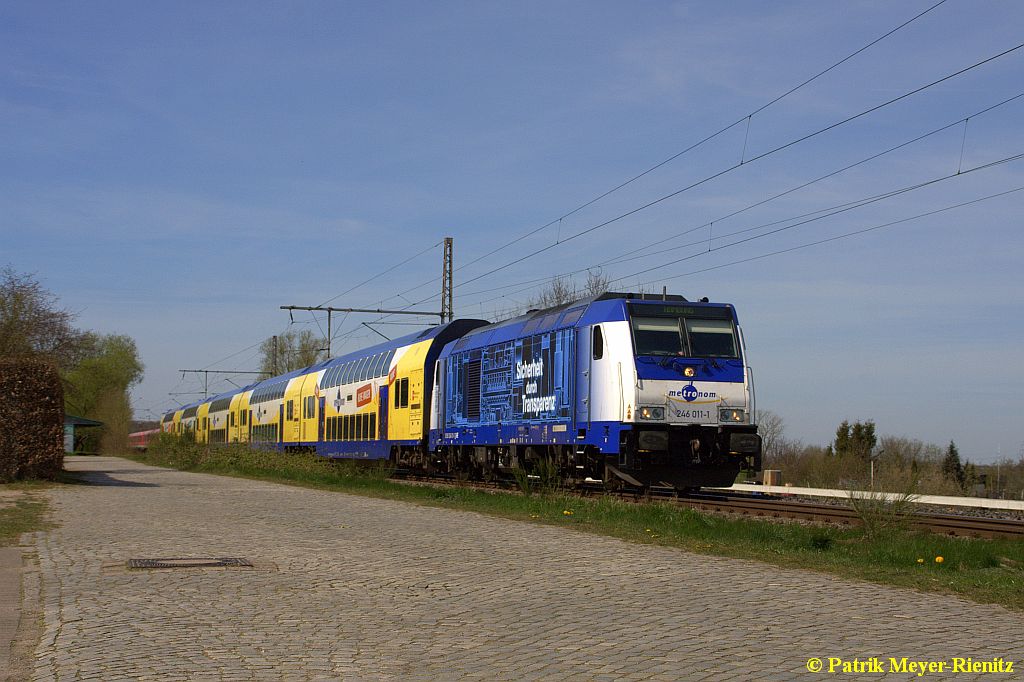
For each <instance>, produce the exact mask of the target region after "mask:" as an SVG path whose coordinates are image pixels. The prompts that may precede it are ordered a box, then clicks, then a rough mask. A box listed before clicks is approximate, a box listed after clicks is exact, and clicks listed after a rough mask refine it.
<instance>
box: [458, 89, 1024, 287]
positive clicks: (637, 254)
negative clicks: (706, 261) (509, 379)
mask: <svg viewBox="0 0 1024 682" xmlns="http://www.w3.org/2000/svg"><path fill="white" fill-rule="evenodd" d="M1022 97H1024V92H1022V93H1019V94H1017V95H1014V96H1013V97H1008V98H1006V99H1004V100H1002V101H1001V102H998V103H996V104H992V105H990V106H987V107H985V108H984V109H980V110H978V111H975V112H973V113H971V114H968V115H967V116H964V117H962V118H959V119H957V120H956V121H953V122H951V123H947V124H946V125H943V126H940V127H938V128H933V129H932V130H930V131H929V132H927V133H924V134H922V135H918V136H917V137H914V138H912V139H910V140H907V141H905V142H901V143H900V144H897V145H894V146H892V147H889V148H887V149H885V150H883V151H880V152H876V153H874V154H871V155H870V156H867V157H864V158H862V159H860V160H859V161H855V162H854V163H851V164H848V165H846V166H843V167H842V168H839V169H837V170H834V171H830V172H829V173H826V174H824V175H819V176H818V177H816V178H814V179H812V180H808V181H806V182H803V183H801V184H799V185H795V186H793V187H790V188H789V189H786V190H784V191H782V192H779V193H777V194H774V195H772V196H770V197H767V198H765V199H761V200H759V201H755V202H753V203H750V204H747V205H746V206H744V207H743V208H740V209H737V210H734V211H731V212H730V213H726V214H724V215H721V216H718V217H716V218H714V219H713V220H709V221H705V222H703V223H701V224H699V225H694V226H692V227H689V228H687V229H684V230H683V231H681V232H677V233H674V234H672V235H670V236H668V237H665V238H662V239H658V240H656V241H653V242H650V243H648V244H646V245H644V246H640V247H638V248H635V249H632V250H630V251H625V252H624V253H622V254H619V255H618V256H616V257H614V258H609V259H607V260H604V261H600V262H597V263H593V264H590V265H587V266H585V267H582V268H577V269H575V270H569V271H566V272H560V273H558V274H556V275H546V276H544V277H536V278H532V279H527V280H521V281H519V282H514V283H510V284H503V285H500V286H495V287H490V288H487V289H479V290H477V291H471V292H468V293H464V294H463V297H471V296H478V295H480V294H487V293H492V292H495V291H502V290H505V289H516V290H518V291H526V290H528V289H529V288H532V285H536V284H540V283H542V282H547V281H550V279H551V277H568V276H572V275H578V274H581V273H584V272H588V271H591V270H595V269H600V268H604V267H606V266H609V265H615V264H618V263H626V262H629V261H634V260H642V259H645V258H650V257H652V256H655V255H660V254H664V253H665V252H666V251H674V250H677V249H681V248H686V247H689V246H694V245H696V244H697V242H688V243H686V244H679V245H675V246H672V247H669V248H667V249H666V248H662V249H661V250H660V251H658V252H657V253H646V254H645V253H643V252H644V251H646V250H648V249H651V248H654V247H656V246H661V245H663V244H665V243H666V242H669V241H673V240H676V239H679V238H680V237H682V236H685V235H687V234H690V233H693V232H696V231H697V230H701V229H704V228H709V227H711V226H712V225H717V224H719V223H721V222H724V221H726V220H728V219H730V218H734V217H736V216H738V215H740V214H742V213H745V212H747V211H749V210H751V209H753V208H757V207H759V206H763V205H765V204H767V203H769V202H772V201H775V200H776V199H779V198H782V197H784V196H787V195H790V194H793V193H794V192H797V191H799V190H802V189H805V188H807V187H810V186H811V185H813V184H815V183H818V182H821V181H823V180H827V179H829V178H833V177H835V176H837V175H839V174H841V173H844V172H846V171H848V170H851V169H853V168H856V167H858V166H862V165H864V164H865V163H869V162H871V161H874V160H876V159H878V158H880V157H882V156H885V155H886V154H890V153H892V152H894V151H897V150H900V149H903V148H904V147H907V146H909V145H911V144H914V143H916V142H920V141H921V140H924V139H927V138H929V137H931V136H933V135H937V134H938V133H941V132H943V131H946V130H949V129H951V128H954V127H956V126H959V125H961V124H963V123H965V122H966V121H968V120H970V119H975V118H978V117H979V116H982V115H983V114H986V113H988V112H990V111H993V110H995V109H998V108H999V107H1002V106H1005V105H1007V104H1009V103H1011V102H1013V101H1015V100H1018V99H1020V98H1022ZM958 170H960V168H958ZM857 201H863V199H861V200H857ZM851 203H856V202H845V203H843V204H839V205H837V206H832V207H829V208H824V209H818V210H817V211H811V212H809V213H804V214H801V215H796V216H791V217H788V218H783V219H781V220H775V221H771V222H768V223H763V224H761V225H758V226H757V227H752V228H747V229H746V230H741V231H740V232H748V231H751V230H756V229H761V228H764V227H771V226H773V225H778V224H782V223H787V222H790V221H793V220H801V219H803V218H807V217H810V216H813V215H816V214H818V213H822V212H825V211H831V210H833V209H836V208H842V207H844V206H847V205H849V204H851ZM731 234H737V233H731ZM731 234H723V235H719V236H718V237H715V239H720V238H722V237H726V236H731ZM703 241H704V240H702V242H703ZM527 285H530V286H527ZM524 286H525V287H526V289H523V288H521V287H524ZM510 293H515V292H510ZM498 298H504V296H501V297H498ZM492 300H497V299H496V298H493V299H485V300H484V301H482V302H483V303H486V302H488V301H492Z"/></svg>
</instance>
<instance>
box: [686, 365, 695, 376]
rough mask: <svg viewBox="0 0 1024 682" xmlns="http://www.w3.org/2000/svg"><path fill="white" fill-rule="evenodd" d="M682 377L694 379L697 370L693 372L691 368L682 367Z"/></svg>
mask: <svg viewBox="0 0 1024 682" xmlns="http://www.w3.org/2000/svg"><path fill="white" fill-rule="evenodd" d="M683 376H684V377H695V376H697V370H695V369H694V368H693V367H684V368H683Z"/></svg>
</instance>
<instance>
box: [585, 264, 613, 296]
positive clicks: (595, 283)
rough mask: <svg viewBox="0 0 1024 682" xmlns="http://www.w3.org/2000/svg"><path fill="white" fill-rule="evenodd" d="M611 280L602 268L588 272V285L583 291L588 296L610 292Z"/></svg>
mask: <svg viewBox="0 0 1024 682" xmlns="http://www.w3.org/2000/svg"><path fill="white" fill-rule="evenodd" d="M610 283H611V278H609V277H608V275H606V274H605V272H604V270H602V269H601V268H596V269H594V270H587V283H586V284H584V285H583V291H584V293H585V294H586V295H587V296H597V295H598V294H603V293H604V292H606V291H608V285H609V284H610Z"/></svg>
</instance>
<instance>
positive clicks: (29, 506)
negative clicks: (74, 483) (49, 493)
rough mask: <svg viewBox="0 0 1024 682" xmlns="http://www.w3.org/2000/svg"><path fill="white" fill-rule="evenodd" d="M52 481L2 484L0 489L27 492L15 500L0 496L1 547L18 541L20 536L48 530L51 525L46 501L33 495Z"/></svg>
mask: <svg viewBox="0 0 1024 682" xmlns="http://www.w3.org/2000/svg"><path fill="white" fill-rule="evenodd" d="M50 485H52V484H50V483H11V484H4V485H2V486H0V490H3V491H7V490H24V491H26V494H24V495H19V496H18V497H16V498H15V499H13V500H3V498H0V547H9V546H11V545H15V544H17V543H18V536H20V535H21V534H22V533H30V532H32V531H36V530H46V529H47V528H50V527H51V525H50V523H49V521H47V519H46V510H47V506H46V501H45V500H43V499H41V498H39V497H37V496H35V495H33V494H32V492H33V491H34V490H38V489H41V488H43V487H48V486H50Z"/></svg>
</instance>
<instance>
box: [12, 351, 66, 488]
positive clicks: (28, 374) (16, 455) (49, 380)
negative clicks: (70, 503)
mask: <svg viewBox="0 0 1024 682" xmlns="http://www.w3.org/2000/svg"><path fill="white" fill-rule="evenodd" d="M63 466H64V390H63V388H62V386H61V381H60V376H59V375H58V374H57V370H56V369H55V368H54V367H53V365H50V364H49V363H46V362H43V361H41V360H12V359H0V483H6V482H9V481H16V480H19V479H25V478H49V479H53V478H56V477H57V474H59V473H60V471H61V469H62V468H63Z"/></svg>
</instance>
